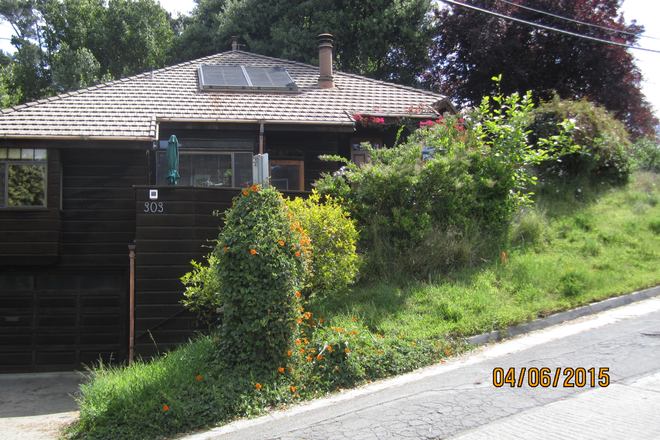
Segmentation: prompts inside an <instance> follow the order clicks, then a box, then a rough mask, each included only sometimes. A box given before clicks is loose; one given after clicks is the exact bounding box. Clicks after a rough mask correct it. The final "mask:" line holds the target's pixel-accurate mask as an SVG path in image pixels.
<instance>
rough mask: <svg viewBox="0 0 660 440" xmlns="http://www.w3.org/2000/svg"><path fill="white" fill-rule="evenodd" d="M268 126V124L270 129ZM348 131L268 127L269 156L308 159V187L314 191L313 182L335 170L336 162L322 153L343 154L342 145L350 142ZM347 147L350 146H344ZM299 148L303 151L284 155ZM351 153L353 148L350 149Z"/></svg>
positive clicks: (306, 177)
mask: <svg viewBox="0 0 660 440" xmlns="http://www.w3.org/2000/svg"><path fill="white" fill-rule="evenodd" d="M268 128H269V127H267V130H268ZM348 139H349V138H348V135H347V134H346V133H334V132H326V133H323V132H318V133H316V132H305V131H301V132H279V131H267V135H266V142H265V146H266V152H267V153H268V158H269V159H293V160H296V159H297V160H304V161H305V190H306V191H311V190H312V188H313V183H314V182H315V181H317V180H318V179H319V177H321V174H323V173H327V172H333V171H336V170H337V168H339V166H338V164H337V163H336V162H324V161H322V160H320V159H319V156H321V155H324V154H332V155H334V154H340V153H339V150H340V145H342V144H344V145H346V146H347V145H348V142H349V140H348ZM345 150H347V149H346V148H345ZM296 151H299V152H300V153H302V154H300V155H297V156H291V155H282V153H284V154H286V153H287V152H296ZM347 151H348V154H349V156H348V157H350V150H347Z"/></svg>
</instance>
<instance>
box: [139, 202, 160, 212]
mask: <svg viewBox="0 0 660 440" xmlns="http://www.w3.org/2000/svg"><path fill="white" fill-rule="evenodd" d="M144 212H151V213H154V212H163V202H151V203H149V202H144Z"/></svg>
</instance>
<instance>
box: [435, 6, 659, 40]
mask: <svg viewBox="0 0 660 440" xmlns="http://www.w3.org/2000/svg"><path fill="white" fill-rule="evenodd" d="M440 1H442V2H444V3H449V4H450V5H457V6H463V7H465V8H469V9H474V10H475V11H479V12H483V13H486V14H490V15H494V16H496V17H500V18H504V19H506V20H511V21H517V22H519V23H523V24H527V25H529V26H534V27H538V28H542V29H547V30H549V31H554V32H559V33H561V34H567V35H572V36H574V37H579V38H585V39H587V40H593V41H598V42H601V43H607V44H613V45H615V46H622V47H627V48H628V49H637V50H643V51H646V52H654V53H660V50H653V49H646V48H644V47H637V46H632V45H630V44H624V43H617V42H615V41H609V40H603V39H600V38H595V37H590V36H588V35H582V34H577V33H575V32H570V31H566V30H563V29H557V28H553V27H550V26H544V25H542V24H538V23H533V22H531V21H525V20H521V19H519V18H514V17H510V16H508V15H504V14H499V13H497V12H493V11H489V10H488V9H482V8H477V7H476V6H472V5H467V4H465V3H460V2H455V1H453V0H440Z"/></svg>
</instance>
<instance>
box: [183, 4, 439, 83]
mask: <svg viewBox="0 0 660 440" xmlns="http://www.w3.org/2000/svg"><path fill="white" fill-rule="evenodd" d="M431 8H432V5H431V1H430V0H408V1H404V0H363V1H360V2H355V1H349V0H291V1H286V2H284V1H281V0H226V1H225V0H198V6H197V8H196V9H195V11H194V13H193V16H192V17H191V18H190V19H189V20H186V21H185V22H184V29H183V33H182V35H181V39H180V41H179V45H178V47H179V58H181V59H182V60H183V59H190V58H195V57H200V56H205V55H210V54H213V53H217V52H220V51H223V50H227V49H229V45H230V39H231V37H232V36H238V37H239V39H240V41H241V43H245V45H246V46H247V47H246V48H247V50H249V51H250V52H255V53H260V54H264V55H269V56H275V57H280V58H286V59H290V60H295V61H301V62H305V63H311V64H317V63H318V46H317V44H316V37H317V35H319V34H321V33H326V32H327V33H331V34H333V35H334V37H335V49H334V55H335V60H334V61H335V65H336V66H337V68H338V69H339V70H341V71H343V72H351V73H358V74H362V75H366V76H369V77H372V78H376V79H381V80H388V81H394V82H398V83H402V84H408V85H417V84H419V79H420V76H421V74H422V73H423V72H424V70H425V69H426V68H427V67H428V66H429V57H428V48H429V46H430V45H431V42H432V26H431V24H432V23H431V17H430V15H429V11H430V10H431Z"/></svg>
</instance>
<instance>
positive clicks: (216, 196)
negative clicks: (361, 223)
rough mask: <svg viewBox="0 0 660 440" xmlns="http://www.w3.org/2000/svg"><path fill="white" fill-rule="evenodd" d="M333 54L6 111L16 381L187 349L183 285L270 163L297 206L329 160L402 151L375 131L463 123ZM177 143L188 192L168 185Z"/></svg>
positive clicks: (10, 360) (9, 348) (3, 208)
mask: <svg viewBox="0 0 660 440" xmlns="http://www.w3.org/2000/svg"><path fill="white" fill-rule="evenodd" d="M319 42H320V44H319V47H320V60H321V62H320V64H321V67H320V68H319V67H315V66H311V65H306V64H301V63H297V62H291V61H286V60H281V59H276V58H270V57H266V56H261V55H256V54H252V53H247V52H244V51H240V50H232V51H229V52H224V53H220V54H217V55H213V56H209V57H206V58H201V59H198V60H193V61H189V62H186V63H182V64H178V65H175V66H171V67H166V68H163V69H159V70H156V71H153V72H148V73H144V74H141V75H137V76H133V77H130V78H124V79H121V80H118V81H114V82H111V83H107V84H102V85H99V86H95V87H90V88H88V89H84V90H79V91H76V92H71V93H66V94H63V95H60V96H55V97H52V98H48V99H44V100H41V101H39V102H34V103H29V104H25V105H20V106H17V107H15V108H11V109H5V110H2V112H1V113H0V372H9V371H21V372H24V371H54V370H71V369H76V368H80V367H81V365H82V364H89V363H92V362H95V361H97V360H99V359H103V360H106V361H108V360H110V359H113V360H116V361H124V360H126V359H127V358H128V356H129V353H130V349H129V339H130V340H133V339H131V337H132V336H134V344H133V345H134V347H135V354H136V355H141V356H150V355H152V354H154V353H155V352H156V351H157V350H158V351H162V350H163V349H166V348H169V347H172V346H173V345H174V344H176V343H177V342H180V341H182V340H186V339H187V338H188V337H189V336H190V332H191V331H193V330H195V329H196V327H195V316H194V315H192V314H190V313H188V312H186V311H185V310H184V309H183V307H182V306H181V305H180V304H179V301H180V300H181V299H182V291H183V286H182V284H181V282H180V280H179V278H180V277H181V276H182V275H183V274H185V273H186V272H187V271H189V270H190V265H189V262H190V260H191V259H196V260H198V261H199V260H201V259H202V256H203V255H204V254H206V253H208V249H207V248H204V246H205V245H208V240H209V239H213V238H215V237H217V233H218V226H219V225H220V218H219V217H216V216H213V215H212V212H213V211H214V210H220V211H224V210H225V209H226V207H227V206H228V205H229V203H231V199H232V198H233V197H234V196H235V195H236V194H238V189H237V188H240V187H245V186H247V185H250V184H251V183H252V180H253V177H252V163H253V158H254V157H255V156H256V155H258V154H260V153H268V157H269V168H270V175H271V182H272V184H273V185H275V186H277V187H278V188H279V189H281V190H283V191H288V192H290V193H291V194H295V192H296V191H304V190H310V189H311V188H312V183H313V182H314V181H315V180H316V179H317V178H318V177H319V176H320V175H321V174H322V173H323V172H329V171H333V170H335V169H336V168H337V164H333V163H328V162H322V161H320V160H319V159H318V156H319V155H321V154H339V155H341V156H343V157H346V158H352V159H353V160H355V161H361V160H365V153H364V152H363V151H361V150H360V149H359V144H360V143H361V142H364V141H368V142H371V143H372V144H373V145H375V146H388V145H390V146H391V145H392V143H393V142H394V139H395V135H396V127H394V126H392V127H390V128H388V126H387V125H385V126H384V127H378V125H379V121H380V120H379V119H375V120H376V121H377V122H376V123H371V124H361V123H360V118H361V117H362V118H367V119H368V118H369V117H370V116H372V117H373V118H382V122H385V123H386V124H387V123H389V122H393V121H395V119H396V118H397V117H402V116H410V117H418V118H422V119H428V118H430V117H434V116H435V115H437V114H438V113H441V112H445V111H450V112H453V110H454V109H453V106H452V104H451V103H450V102H449V100H448V99H447V98H446V97H444V96H442V95H438V94H435V93H430V92H426V91H422V90H417V89H413V88H410V87H404V86H399V85H396V84H391V83H386V82H382V81H375V80H371V79H368V78H364V77H361V76H357V75H350V74H343V73H334V74H333V72H332V66H331V64H332V63H331V52H332V40H331V37H330V36H327V35H326V36H321V37H320V39H319ZM410 109H415V112H412V113H411V111H410ZM356 114H358V115H360V116H359V117H357V119H358V120H357V121H356V116H355V115H356ZM171 135H176V136H177V138H178V140H179V143H180V148H179V151H180V167H179V173H180V174H181V179H180V180H179V182H178V186H166V180H165V173H166V169H165V167H166V165H165V149H166V146H167V140H168V139H169V138H170V136H171ZM154 190H157V191H154ZM129 246H130V247H131V251H129ZM133 246H134V247H133ZM133 256H134V258H133ZM131 298H134V301H135V307H134V311H135V316H134V318H132V315H131V312H130V310H131V307H130V305H131ZM132 323H134V325H135V328H134V333H133V328H132V325H131V324H132ZM156 344H158V345H157V347H156Z"/></svg>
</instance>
